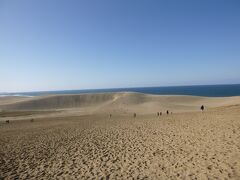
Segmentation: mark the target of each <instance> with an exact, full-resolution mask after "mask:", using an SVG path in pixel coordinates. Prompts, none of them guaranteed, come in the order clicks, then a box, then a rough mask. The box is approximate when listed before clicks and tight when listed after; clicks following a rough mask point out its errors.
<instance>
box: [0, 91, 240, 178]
mask: <svg viewBox="0 0 240 180" xmlns="http://www.w3.org/2000/svg"><path fill="white" fill-rule="evenodd" d="M202 104H204V105H205V106H206V107H207V110H206V111H205V112H204V113H201V112H199V111H200V109H199V107H200V106H201V105H202ZM0 109H4V110H5V111H2V112H0V179H1V178H5V179H240V164H239V162H240V134H239V132H240V121H239V119H240V97H227V98H207V97H194V96H158V95H148V94H141V93H100V94H81V95H51V96H42V97H29V98H21V97H14V98H12V97H4V98H3V97H2V98H0ZM167 109H168V110H170V111H173V112H179V113H174V114H171V115H166V114H165V113H164V115H162V116H160V117H157V116H156V112H159V111H165V110H167ZM19 110H21V111H19ZM33 110H34V111H33ZM56 110H58V111H56ZM184 111H193V112H184ZM194 111H196V112H194ZM110 112H111V113H113V116H112V117H111V118H110V117H109V113H110ZM133 112H137V117H136V118H134V117H133V114H132V113H133ZM32 119H34V121H30V120H32ZM6 120H10V123H6V122H5V121H6Z"/></svg>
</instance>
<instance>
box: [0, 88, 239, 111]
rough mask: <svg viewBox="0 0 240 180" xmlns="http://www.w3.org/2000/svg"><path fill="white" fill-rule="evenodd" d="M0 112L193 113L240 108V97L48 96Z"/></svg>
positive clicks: (6, 105)
mask: <svg viewBox="0 0 240 180" xmlns="http://www.w3.org/2000/svg"><path fill="white" fill-rule="evenodd" d="M1 101H2V100H1V98H0V109H6V110H49V109H69V108H91V109H92V110H93V109H94V110H95V111H98V112H104V111H108V112H139V113H152V112H158V111H166V110H167V109H168V110H170V111H174V112H178V111H194V110H199V107H200V106H201V105H202V104H204V105H205V106H206V107H207V108H214V107H221V106H229V105H236V104H240V97H223V98H210V97H197V96H162V95H149V94H142V93H130V92H124V93H96V94H78V95H49V96H40V97H29V98H25V99H20V100H15V101H13V100H12V101H11V100H9V102H8V103H7V99H6V98H5V99H4V103H1Z"/></svg>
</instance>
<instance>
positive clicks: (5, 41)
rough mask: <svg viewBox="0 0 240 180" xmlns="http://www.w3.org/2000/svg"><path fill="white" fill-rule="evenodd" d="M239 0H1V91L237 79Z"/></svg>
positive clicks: (236, 81) (230, 81)
mask: <svg viewBox="0 0 240 180" xmlns="http://www.w3.org/2000/svg"><path fill="white" fill-rule="evenodd" d="M239 19H240V1H237V0H231V1H224V0H213V1H207V0H203V1H191V0H183V1H177V0H171V1H145V0H143V1H136V0H132V1H126V0H123V1H110V0H103V1H94V0H93V1H85V0H82V1H65V0H61V1H47V0H43V1H31V0H23V1H17V0H10V1H8V0H0V27H1V28H0V39H1V42H2V43H0V65H1V66H0V67H1V70H0V81H1V85H0V93H1V92H2V93H3V92H31V91H57V90H79V89H108V88H131V87H159V86H161V87H164V86H186V85H187V86H189V85H215V84H240V71H239V67H240V60H239V57H240V23H239Z"/></svg>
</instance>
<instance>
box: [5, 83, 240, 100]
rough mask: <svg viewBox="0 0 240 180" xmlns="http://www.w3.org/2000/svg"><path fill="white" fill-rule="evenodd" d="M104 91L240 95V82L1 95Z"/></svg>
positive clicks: (20, 94)
mask: <svg viewBox="0 0 240 180" xmlns="http://www.w3.org/2000/svg"><path fill="white" fill-rule="evenodd" d="M103 92H139V93H147V94H159V95H193V96H206V97H227V96H240V84H234V85H198V86H169V87H137V88H115V89H88V90H64V91H39V92H21V93H2V94H0V96H5V95H10V96H40V95H49V94H82V93H103Z"/></svg>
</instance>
